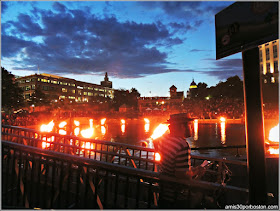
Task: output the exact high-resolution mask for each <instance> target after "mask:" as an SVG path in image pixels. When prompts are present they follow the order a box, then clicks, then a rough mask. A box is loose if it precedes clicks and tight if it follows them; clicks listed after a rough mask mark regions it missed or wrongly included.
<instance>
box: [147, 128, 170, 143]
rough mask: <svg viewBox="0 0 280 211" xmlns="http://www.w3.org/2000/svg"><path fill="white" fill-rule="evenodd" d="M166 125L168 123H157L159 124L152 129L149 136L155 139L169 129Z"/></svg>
mask: <svg viewBox="0 0 280 211" xmlns="http://www.w3.org/2000/svg"><path fill="white" fill-rule="evenodd" d="M168 125H169V124H159V126H157V128H156V129H155V130H154V132H153V134H152V135H151V137H150V138H151V139H152V140H155V139H157V138H159V137H161V136H162V135H163V134H165V132H166V131H167V130H168V129H169V128H168Z"/></svg>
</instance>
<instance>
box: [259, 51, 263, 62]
mask: <svg viewBox="0 0 280 211" xmlns="http://www.w3.org/2000/svg"><path fill="white" fill-rule="evenodd" d="M259 52H260V62H262V60H263V57H262V49H260V51H259Z"/></svg>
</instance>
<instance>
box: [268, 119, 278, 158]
mask: <svg viewBox="0 0 280 211" xmlns="http://www.w3.org/2000/svg"><path fill="white" fill-rule="evenodd" d="M268 140H269V141H270V142H272V143H279V124H278V125H276V126H275V127H273V128H272V129H271V130H270V131H269V137H268ZM268 152H269V153H270V154H274V155H275V154H279V146H278V147H277V146H269V149H268Z"/></svg>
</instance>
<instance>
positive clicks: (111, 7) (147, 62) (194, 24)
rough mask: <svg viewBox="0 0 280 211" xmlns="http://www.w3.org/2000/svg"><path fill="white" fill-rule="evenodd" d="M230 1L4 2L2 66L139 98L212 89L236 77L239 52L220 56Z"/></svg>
mask: <svg viewBox="0 0 280 211" xmlns="http://www.w3.org/2000/svg"><path fill="white" fill-rule="evenodd" d="M232 3H233V2H229V1H218V2H213V1H205V2H199V1H196V2H189V1H186V2H174V1H171V2H170V1H169V2H167V1H162V2H161V1H156V2H151V1H145V2H144V1H129V2H128V1H127V2H124V1H123V2H115V1H112V2H104V1H97V2H96V1H84V2H83V1H46V2H40V1H33V2H28V1H25V2H22V1H2V2H1V66H2V67H5V68H6V69H7V70H8V71H10V72H12V73H13V74H14V75H17V76H25V75H30V74H34V73H38V66H39V73H48V74H55V75H60V76H63V77H69V78H74V79H76V80H80V81H86V82H90V83H96V84H100V81H101V80H103V79H104V75H105V72H108V76H109V79H110V80H111V81H112V82H113V88H115V89H119V88H124V89H131V88H132V87H133V88H136V89H137V90H138V91H139V92H140V94H141V96H168V95H169V88H170V87H171V86H172V85H175V86H176V87H177V88H178V91H184V92H185V95H186V91H187V90H188V88H189V85H190V83H191V82H192V79H194V80H195V82H197V83H198V82H204V83H207V84H208V87H210V86H215V85H216V84H217V83H218V82H219V81H225V80H226V79H227V78H228V77H230V76H234V75H238V76H239V77H240V78H241V79H242V59H241V54H240V53H238V54H235V55H232V56H229V57H227V58H224V59H221V60H218V61H216V50H215V45H216V44H215V14H216V13H218V12H219V11H221V10H222V9H224V8H226V7H227V6H229V5H231V4H232Z"/></svg>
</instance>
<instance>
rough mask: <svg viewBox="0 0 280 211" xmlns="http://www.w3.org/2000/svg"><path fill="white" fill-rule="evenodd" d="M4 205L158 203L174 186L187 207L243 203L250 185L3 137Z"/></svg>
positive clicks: (154, 205)
mask: <svg viewBox="0 0 280 211" xmlns="http://www.w3.org/2000/svg"><path fill="white" fill-rule="evenodd" d="M2 185H3V186H2V208H4V209H5V208H6V209H7V208H11V209H15V208H32V209H33V208H44V209H50V208H51V209H55V208H63V209H67V208H75V209H81V208H88V209H104V208H106V209H110V208H117V209H123V208H128V209H134V208H141V209H146V208H152V209H153V208H158V207H159V206H160V204H159V200H158V199H159V197H160V196H161V194H162V193H163V192H165V191H166V189H165V187H166V185H169V186H170V185H171V186H172V187H173V188H174V190H176V191H175V195H174V197H176V198H177V199H179V198H180V199H181V200H183V201H184V204H183V208H223V207H224V206H225V205H226V204H237V203H240V204H245V203H246V200H247V198H248V197H247V196H248V194H247V190H246V189H243V188H236V187H232V186H228V185H227V186H223V185H220V184H217V183H209V182H203V181H196V180H191V181H182V180H174V179H173V178H168V177H166V178H164V177H159V173H157V172H152V171H148V170H144V169H136V168H132V167H128V166H124V165H116V164H112V163H109V162H103V161H96V160H93V159H89V158H84V157H78V156H73V155H70V154H65V153H61V152H55V151H49V150H44V149H39V148H36V147H33V146H27V145H23V144H19V143H14V142H9V141H3V140H2Z"/></svg>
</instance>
